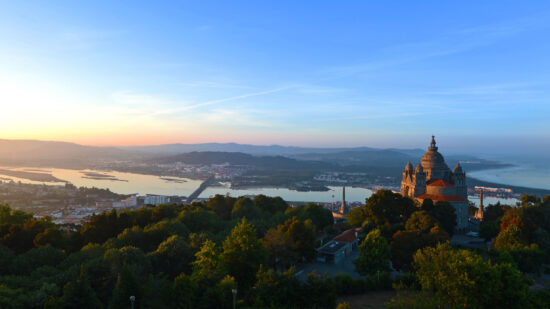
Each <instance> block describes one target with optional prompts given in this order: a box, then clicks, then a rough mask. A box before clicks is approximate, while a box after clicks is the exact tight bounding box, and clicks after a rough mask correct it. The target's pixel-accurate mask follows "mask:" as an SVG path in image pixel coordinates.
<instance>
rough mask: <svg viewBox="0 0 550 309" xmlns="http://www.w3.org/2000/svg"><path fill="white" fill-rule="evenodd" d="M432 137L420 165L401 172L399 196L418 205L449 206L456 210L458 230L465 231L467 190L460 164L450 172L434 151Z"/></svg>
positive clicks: (466, 223)
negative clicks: (423, 203) (406, 197)
mask: <svg viewBox="0 0 550 309" xmlns="http://www.w3.org/2000/svg"><path fill="white" fill-rule="evenodd" d="M437 149H438V148H437V146H436V145H435V137H434V136H432V142H431V144H430V147H429V148H428V152H426V153H425V154H424V156H423V157H422V161H421V162H420V163H419V164H418V165H417V166H416V168H414V169H413V166H412V164H411V163H410V162H409V163H407V166H405V170H404V171H403V181H401V195H403V196H408V197H410V198H412V199H414V200H416V201H418V202H419V203H420V204H421V203H422V202H423V201H424V200H425V199H431V200H433V202H434V204H435V203H436V202H439V201H442V202H449V203H450V204H451V205H453V206H454V208H455V210H456V221H457V222H456V223H457V226H456V228H457V230H464V229H466V228H467V227H468V189H467V187H466V173H464V171H463V170H462V167H461V166H460V164H459V163H457V164H456V166H455V168H454V169H453V171H452V172H451V170H450V169H449V167H448V166H447V164H446V163H445V159H443V156H442V155H441V154H440V153H439V152H438V151H437Z"/></svg>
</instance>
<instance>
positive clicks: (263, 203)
mask: <svg viewBox="0 0 550 309" xmlns="http://www.w3.org/2000/svg"><path fill="white" fill-rule="evenodd" d="M253 201H254V205H256V206H257V207H258V208H260V209H261V210H262V211H263V212H268V213H270V214H275V213H277V212H284V211H285V210H286V209H287V208H288V204H287V203H286V202H285V201H284V200H283V199H282V198H280V197H278V196H277V197H269V196H265V195H263V194H258V195H256V196H254V199H253Z"/></svg>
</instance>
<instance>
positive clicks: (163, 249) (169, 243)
mask: <svg viewBox="0 0 550 309" xmlns="http://www.w3.org/2000/svg"><path fill="white" fill-rule="evenodd" d="M150 257H151V260H152V261H151V262H152V263H153V267H154V268H155V269H156V270H158V271H159V272H162V273H164V274H167V275H169V276H170V278H174V277H175V276H177V275H179V274H180V273H182V272H187V273H189V271H190V268H189V265H190V263H191V261H192V260H193V253H192V251H191V248H189V246H188V245H187V243H186V242H185V239H184V238H183V237H181V236H179V235H172V236H170V237H168V238H167V239H166V240H165V241H163V242H162V243H160V244H159V246H158V248H157V250H155V251H154V252H152V253H151V255H150Z"/></svg>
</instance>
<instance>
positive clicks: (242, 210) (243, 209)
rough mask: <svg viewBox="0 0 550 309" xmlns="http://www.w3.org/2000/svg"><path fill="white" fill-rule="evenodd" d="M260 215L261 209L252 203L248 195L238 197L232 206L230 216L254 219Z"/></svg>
mask: <svg viewBox="0 0 550 309" xmlns="http://www.w3.org/2000/svg"><path fill="white" fill-rule="evenodd" d="M260 216H261V210H260V209H259V208H258V207H257V206H256V205H254V202H252V200H251V199H249V198H248V197H244V196H243V197H239V198H238V199H237V201H236V202H235V205H234V206H233V210H232V211H231V217H232V218H243V217H244V218H247V219H249V220H250V219H255V218H259V217H260Z"/></svg>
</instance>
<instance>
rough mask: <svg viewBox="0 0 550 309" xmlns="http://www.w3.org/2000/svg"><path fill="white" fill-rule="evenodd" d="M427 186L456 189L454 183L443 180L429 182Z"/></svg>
mask: <svg viewBox="0 0 550 309" xmlns="http://www.w3.org/2000/svg"><path fill="white" fill-rule="evenodd" d="M426 185H428V186H435V187H454V185H453V184H452V183H449V182H446V181H445V180H443V179H434V180H430V181H428V183H426Z"/></svg>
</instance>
